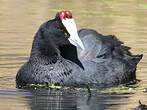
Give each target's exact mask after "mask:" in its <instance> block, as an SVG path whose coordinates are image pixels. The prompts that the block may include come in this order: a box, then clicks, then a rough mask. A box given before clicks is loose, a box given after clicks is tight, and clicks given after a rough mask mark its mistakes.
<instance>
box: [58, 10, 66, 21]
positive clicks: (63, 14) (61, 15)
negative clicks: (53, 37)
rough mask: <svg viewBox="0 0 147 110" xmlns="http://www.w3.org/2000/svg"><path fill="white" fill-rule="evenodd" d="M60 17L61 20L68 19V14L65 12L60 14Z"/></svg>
mask: <svg viewBox="0 0 147 110" xmlns="http://www.w3.org/2000/svg"><path fill="white" fill-rule="evenodd" d="M59 17H60V19H61V20H62V19H65V18H66V13H65V11H61V12H59Z"/></svg>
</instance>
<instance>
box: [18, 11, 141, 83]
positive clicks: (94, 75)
mask: <svg viewBox="0 0 147 110" xmlns="http://www.w3.org/2000/svg"><path fill="white" fill-rule="evenodd" d="M122 44H123V42H121V41H119V40H118V39H117V38H116V37H115V36H113V35H108V36H104V35H101V34H99V33H98V32H96V31H95V30H92V29H81V30H80V31H79V32H77V29H76V25H75V22H74V19H73V18H72V14H71V13H70V11H61V12H59V13H57V14H56V17H55V19H53V20H49V21H47V22H45V23H44V24H42V25H41V26H40V28H39V30H38V32H37V33H36V35H35V37H34V41H33V45H32V50H31V54H30V58H29V60H28V62H26V63H25V64H24V65H23V66H22V67H21V68H20V69H19V71H18V73H17V76H16V83H17V85H22V86H23V85H26V84H48V85H52V84H53V85H61V86H80V85H85V84H89V85H97V86H101V85H118V84H121V83H126V82H129V81H131V80H134V79H136V73H135V72H136V66H137V64H138V62H139V61H140V60H141V58H142V56H143V55H132V54H131V52H130V51H129V49H130V48H129V47H127V46H123V45H122Z"/></svg>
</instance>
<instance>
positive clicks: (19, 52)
mask: <svg viewBox="0 0 147 110" xmlns="http://www.w3.org/2000/svg"><path fill="white" fill-rule="evenodd" d="M64 9H66V10H71V11H72V13H73V16H74V18H75V21H76V24H77V27H78V29H80V28H93V29H95V30H97V31H99V32H100V33H102V34H105V35H108V34H113V35H116V36H117V37H118V38H119V39H120V40H122V41H124V43H125V45H127V46H130V47H132V49H131V51H132V52H133V53H134V54H138V53H143V54H144V57H143V59H142V60H141V62H140V63H139V64H138V68H137V79H140V80H141V82H139V84H138V85H139V86H138V87H142V88H146V87H147V69H146V67H147V43H146V42H147V37H146V35H147V22H146V20H147V14H146V13H147V2H146V0H117V1H116V0H80V1H79V0H62V1H57V0H0V110H59V109H60V110H76V109H78V110H131V109H132V108H135V107H136V106H137V105H138V100H141V102H142V103H144V104H145V103H146V104H147V93H144V92H141V91H139V92H135V93H133V94H124V93H123V94H122V93H117V94H109V93H107V94H99V93H98V92H97V91H92V96H91V98H89V97H88V93H87V91H70V90H58V91H57V90H46V89H43V90H23V89H16V87H15V75H16V73H17V71H18V69H19V68H20V66H21V65H22V64H23V63H24V62H26V61H27V59H28V57H29V54H30V50H31V45H32V40H33V36H34V35H35V33H36V31H37V30H38V28H39V26H40V25H41V24H42V23H43V22H44V21H47V20H49V19H52V18H54V16H55V14H56V12H57V11H60V10H64Z"/></svg>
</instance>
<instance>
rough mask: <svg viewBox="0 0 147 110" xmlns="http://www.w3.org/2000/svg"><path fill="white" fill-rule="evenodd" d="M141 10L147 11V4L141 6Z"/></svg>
mask: <svg viewBox="0 0 147 110" xmlns="http://www.w3.org/2000/svg"><path fill="white" fill-rule="evenodd" d="M139 7H140V8H143V9H147V4H139Z"/></svg>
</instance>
